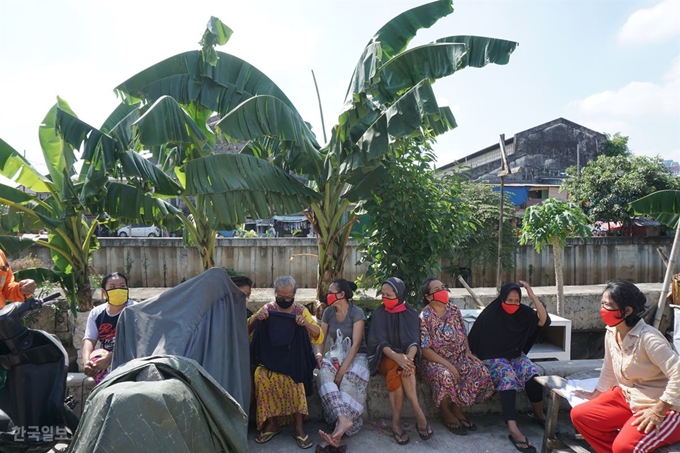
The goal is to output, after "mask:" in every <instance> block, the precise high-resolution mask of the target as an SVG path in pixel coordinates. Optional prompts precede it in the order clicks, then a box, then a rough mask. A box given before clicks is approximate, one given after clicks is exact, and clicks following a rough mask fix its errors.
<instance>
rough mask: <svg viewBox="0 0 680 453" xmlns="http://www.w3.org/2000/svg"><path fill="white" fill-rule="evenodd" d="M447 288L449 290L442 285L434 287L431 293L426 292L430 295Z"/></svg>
mask: <svg viewBox="0 0 680 453" xmlns="http://www.w3.org/2000/svg"><path fill="white" fill-rule="evenodd" d="M448 290H449V287H448V286H446V285H442V286H440V287H438V288H435V289H434V290H433V291H432V292H431V293H429V294H428V296H432V295H434V293H438V292H439V291H448Z"/></svg>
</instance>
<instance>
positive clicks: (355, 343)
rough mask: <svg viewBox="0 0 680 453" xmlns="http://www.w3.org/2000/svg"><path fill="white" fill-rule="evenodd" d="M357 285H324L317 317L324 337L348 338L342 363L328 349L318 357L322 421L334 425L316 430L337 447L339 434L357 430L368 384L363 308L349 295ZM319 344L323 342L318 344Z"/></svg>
mask: <svg viewBox="0 0 680 453" xmlns="http://www.w3.org/2000/svg"><path fill="white" fill-rule="evenodd" d="M356 289H357V285H355V284H354V283H352V282H348V281H347V280H344V279H339V280H335V281H334V282H333V283H331V286H330V287H329V288H328V295H327V296H326V302H327V303H328V308H326V309H325V310H324V312H323V316H322V317H321V330H322V331H323V335H324V337H325V338H329V337H330V338H331V340H332V341H333V342H335V341H336V339H337V336H338V334H337V333H338V331H340V333H341V334H342V336H343V338H351V339H352V343H351V344H352V346H351V347H350V349H349V351H348V352H347V355H346V356H345V358H344V360H343V361H342V363H339V362H337V363H335V362H334V361H333V359H332V358H331V356H330V354H329V353H326V356H325V357H324V356H323V354H322V353H318V354H317V360H319V368H320V371H319V396H320V397H321V406H322V408H323V415H324V418H325V419H326V422H328V424H330V425H334V426H335V429H334V430H333V432H332V433H331V434H328V433H326V432H324V431H322V430H319V435H320V436H321V438H322V439H323V440H324V441H325V442H326V443H328V444H329V445H332V446H333V447H339V446H340V442H341V439H342V436H343V435H345V434H347V435H348V436H353V435H354V434H356V433H358V432H359V430H361V426H362V424H363V419H362V418H361V417H362V415H363V412H364V404H366V387H368V378H369V373H368V360H367V359H366V342H365V341H364V325H365V323H366V316H365V315H364V311H363V310H362V309H361V308H360V307H357V306H356V305H354V303H353V302H352V297H353V296H354V291H356ZM322 348H323V346H322Z"/></svg>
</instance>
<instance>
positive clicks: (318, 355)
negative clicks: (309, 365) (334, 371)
mask: <svg viewBox="0 0 680 453" xmlns="http://www.w3.org/2000/svg"><path fill="white" fill-rule="evenodd" d="M322 363H323V354H321V353H320V352H317V353H316V365H317V366H318V367H319V369H321V364H322Z"/></svg>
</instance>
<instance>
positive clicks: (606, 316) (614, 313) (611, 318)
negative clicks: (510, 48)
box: [600, 307, 624, 327]
mask: <svg viewBox="0 0 680 453" xmlns="http://www.w3.org/2000/svg"><path fill="white" fill-rule="evenodd" d="M600 316H601V317H602V321H603V322H604V323H605V324H606V325H608V326H609V327H614V326H618V325H619V324H621V323H622V322H623V320H624V318H622V317H621V312H620V311H619V310H607V309H606V308H604V307H600Z"/></svg>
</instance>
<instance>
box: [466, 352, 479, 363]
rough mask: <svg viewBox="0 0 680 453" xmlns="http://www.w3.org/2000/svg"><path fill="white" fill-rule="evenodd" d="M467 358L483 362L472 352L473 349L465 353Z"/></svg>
mask: <svg viewBox="0 0 680 453" xmlns="http://www.w3.org/2000/svg"><path fill="white" fill-rule="evenodd" d="M465 358H466V359H468V360H472V361H473V362H475V363H482V361H481V360H480V358H479V357H477V356H476V355H474V354H473V353H472V351H467V352H466V353H465Z"/></svg>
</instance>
